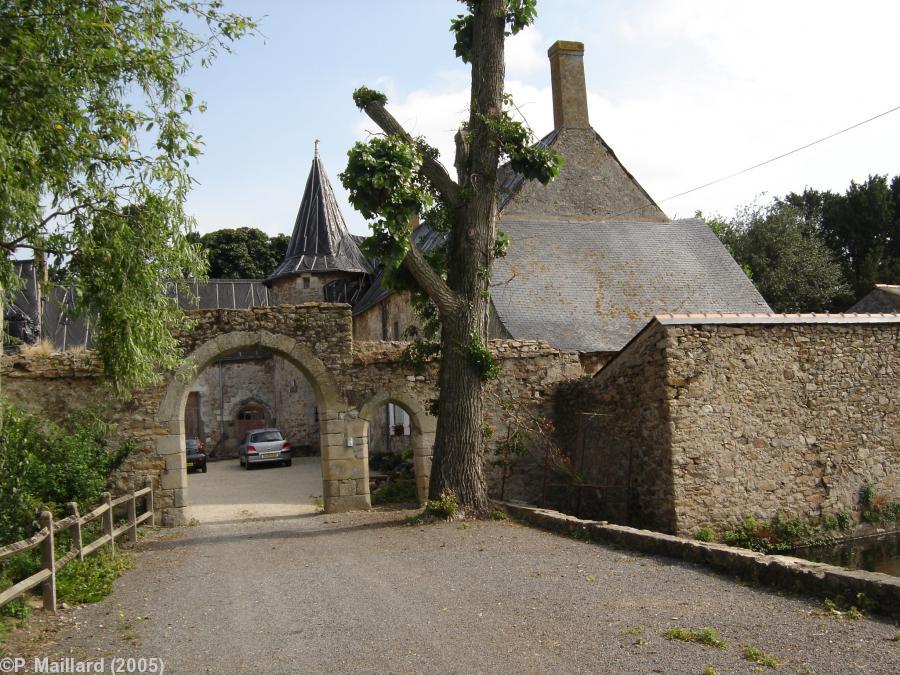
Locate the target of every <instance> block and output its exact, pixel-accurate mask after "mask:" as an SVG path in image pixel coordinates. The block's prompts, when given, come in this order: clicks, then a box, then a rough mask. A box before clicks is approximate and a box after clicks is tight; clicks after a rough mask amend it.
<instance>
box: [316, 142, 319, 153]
mask: <svg viewBox="0 0 900 675" xmlns="http://www.w3.org/2000/svg"><path fill="white" fill-rule="evenodd" d="M318 156H319V139H318V138H317V139H316V157H318Z"/></svg>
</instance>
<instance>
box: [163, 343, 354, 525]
mask: <svg viewBox="0 0 900 675" xmlns="http://www.w3.org/2000/svg"><path fill="white" fill-rule="evenodd" d="M248 349H261V350H265V351H268V352H271V353H273V354H275V355H277V356H280V357H282V358H284V359H285V360H286V361H288V362H289V363H290V364H292V365H293V366H294V367H296V368H297V369H298V370H300V372H302V373H303V374H304V376H305V377H306V378H307V379H308V380H309V383H310V385H311V387H312V390H313V392H314V394H315V397H316V403H317V405H318V408H319V428H320V432H319V433H320V444H321V449H322V493H323V496H324V501H325V510H326V512H329V513H335V512H342V511H352V510H358V509H368V508H370V506H371V502H370V498H369V469H368V463H367V461H366V457H365V452H366V448H365V446H364V444H360V443H359V442H358V439H357V438H355V434H354V433H353V431H354V429H353V426H354V424H353V422H354V420H353V418H352V417H351V416H350V414H349V413H350V408H349V406H348V405H347V404H346V402H345V401H344V399H343V397H342V396H341V394H340V390H339V388H338V384H337V380H336V379H335V377H334V375H333V374H332V373H331V371H329V370H328V368H326V366H325V364H324V363H322V361H321V360H320V359H319V358H318V357H317V356H316V355H315V354H314V353H313V351H312V350H311V349H309V347H307V346H305V345H304V344H302V343H300V342H298V341H297V340H295V339H293V338H291V337H289V336H287V335H280V334H276V333H271V332H269V331H265V330H260V331H232V332H228V333H222V334H220V335H217V336H216V337H214V338H212V339H210V340H207V341H206V342H203V343H202V344H200V345H198V346H197V347H196V348H195V349H194V350H193V351H192V352H191V353H190V354H189V355H188V356H187V357H186V359H185V362H184V365H183V366H182V367H181V368H180V369H179V371H178V372H177V373H175V374H174V375H173V376H172V377H171V378H170V379H169V381H168V382H167V383H166V385H165V393H164V394H163V397H162V401H161V403H160V406H159V410H158V412H157V415H156V419H157V423H158V424H159V425H160V427H161V429H160V432H161V433H160V434H159V435H158V436H157V438H156V452H157V454H158V455H160V457H162V458H163V460H164V464H165V467H164V469H163V472H162V474H161V476H160V488H161V489H162V490H163V491H168V492H170V493H171V496H172V497H171V503H172V507H171V508H170V509H166V511H167V513H166V514H164V517H165V516H168V517H167V518H166V520H168V521H169V522H172V523H173V524H180V523H182V522H183V521H184V520H185V517H184V507H185V506H187V504H188V495H187V467H186V466H185V454H184V409H185V402H186V400H187V397H188V394H189V392H190V387H191V382H192V381H193V379H194V377H195V376H196V374H197V373H199V372H200V371H201V370H203V369H204V368H206V367H207V366H208V365H210V364H211V363H213V362H214V361H216V360H217V359H219V358H221V357H223V356H227V355H228V354H232V353H234V352H238V351H241V350H248Z"/></svg>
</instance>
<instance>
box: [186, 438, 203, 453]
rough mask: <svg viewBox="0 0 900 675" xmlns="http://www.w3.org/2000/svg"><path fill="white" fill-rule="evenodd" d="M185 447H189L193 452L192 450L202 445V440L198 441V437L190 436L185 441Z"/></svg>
mask: <svg viewBox="0 0 900 675" xmlns="http://www.w3.org/2000/svg"><path fill="white" fill-rule="evenodd" d="M184 447H186V448H187V451H188V452H191V451H192V450H196V449H197V448H199V447H200V441H198V440H197V439H196V438H189V439H187V440H186V441H185V442H184Z"/></svg>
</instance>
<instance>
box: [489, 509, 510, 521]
mask: <svg viewBox="0 0 900 675" xmlns="http://www.w3.org/2000/svg"><path fill="white" fill-rule="evenodd" d="M491 519H492V520H509V514H507V513H506V511H494V512H493V513H492V514H491Z"/></svg>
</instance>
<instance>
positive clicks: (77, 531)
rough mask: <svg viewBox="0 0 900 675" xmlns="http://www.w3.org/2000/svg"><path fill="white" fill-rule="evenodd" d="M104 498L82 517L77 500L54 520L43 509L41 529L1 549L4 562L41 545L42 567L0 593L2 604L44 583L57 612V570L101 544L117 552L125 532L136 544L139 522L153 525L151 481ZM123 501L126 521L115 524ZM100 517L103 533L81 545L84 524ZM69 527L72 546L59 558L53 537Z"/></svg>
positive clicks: (47, 597)
mask: <svg viewBox="0 0 900 675" xmlns="http://www.w3.org/2000/svg"><path fill="white" fill-rule="evenodd" d="M103 497H104V499H103V503H102V504H100V506H98V507H97V508H95V509H94V510H93V511H91V512H90V513H87V514H85V515H83V516H80V515H79V514H78V504H76V503H75V502H70V503H69V504H68V505H67V507H68V510H69V516H68V517H67V518H63V519H62V520H57V521H56V522H53V514H51V513H50V512H49V511H43V512H41V529H40V531H38V533H37V534H35V535H34V536H32V537H29V538H28V539H23V540H22V541H17V542H16V543H14V544H9V545H8V546H4V547H2V548H0V561H3V560H5V559H6V558H8V557H10V556H12V555H15V554H16V553H22V552H23V551H30V550H31V549H34V548H37V547H38V546H40V547H41V569H40V570H39V571H38V572H35V573H34V574H32V575H31V576H30V577H28V578H27V579H23V580H22V581H20V582H19V583H17V584H15V585H14V586H10V587H9V588H7V589H6V590H5V591H3V592H2V593H0V607H3V606H4V605H6V604H7V603H9V602H12V601H13V600H15V599H16V598H18V597H19V596H21V595H24V594H25V593H27V592H28V591H30V590H31V589H32V588H35V587H37V586H40V585H41V584H43V586H44V588H43V592H44V609H47V610H50V611H51V612H55V611H56V573H57V572H58V571H59V570H61V569H62V568H63V567H65V566H66V565H67V564H69V563H70V562H72V561H73V560H75V559H78V560H83V559H84V557H85V556H87V555H90V554H91V553H93V552H94V551H96V550H98V549H99V548H100V547H102V546H106V547H107V548H109V550H110V551H114V550H115V547H116V539H118V538H119V537H121V536H122V535H123V534H127V535H128V541H129V542H130V543H132V544H134V543H135V542H137V527H138V525H140V524H141V523H144V522H146V521H148V520H149V521H150V525H154V517H153V487H152V486H151V485H150V481H149V480H148V481H147V484H146V486H145V487H143V488H142V489H140V490H134V491H132V492H130V493H128V494H124V495H122V496H121V497H117V498H115V499H113V498H112V497H111V496H110V494H109V493H108V492H105V493H104V495H103ZM139 499H143V501H144V513H142V514H141V515H137V502H138V500H139ZM123 504H124V505H125V506H126V509H127V514H128V516H127V520H126V522H125V523H124V524H123V525H121V526H119V527H115V521H114V519H113V509H115V508H116V507H117V506H121V505H123ZM97 518H102V519H103V535H101V536H100V537H99V538H98V539H95V540H94V541H92V542H91V543H90V544H86V545H85V544H82V538H81V529H82V527H84V526H85V525H87V524H88V523H90V522H91V521H92V520H96V519H97ZM70 529H71V530H73V531H74V532H73V535H72V545H73V546H72V549H71V550H70V551H69V552H68V553H66V554H65V555H63V556H61V557H59V558H57V557H56V550H55V549H54V540H55V539H56V537H57V535H59V534H60V533H62V532H65V531H66V530H70Z"/></svg>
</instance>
